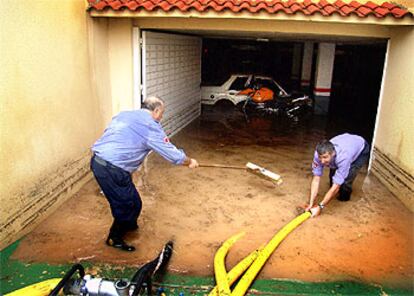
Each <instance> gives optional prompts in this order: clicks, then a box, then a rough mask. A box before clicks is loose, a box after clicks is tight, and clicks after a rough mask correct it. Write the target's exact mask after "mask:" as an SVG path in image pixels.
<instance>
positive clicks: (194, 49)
mask: <svg viewBox="0 0 414 296" xmlns="http://www.w3.org/2000/svg"><path fill="white" fill-rule="evenodd" d="M144 33H145V34H144V38H143V64H144V66H143V68H142V69H143V73H142V74H143V89H144V94H145V95H151V94H158V95H160V96H163V98H164V99H166V101H167V110H168V109H169V108H170V113H169V114H168V116H167V117H166V121H165V122H163V123H164V125H165V126H166V128H168V129H169V131H170V133H174V132H177V131H178V130H180V129H181V132H180V133H178V134H177V135H176V136H175V137H173V138H172V142H173V143H174V144H176V145H177V146H178V147H182V148H184V149H185V151H186V153H188V155H190V156H193V157H195V158H197V159H198V160H199V161H200V162H201V163H221V164H230V165H244V164H245V163H246V162H247V161H251V162H253V163H257V164H259V165H262V166H264V167H266V168H267V169H269V170H271V171H274V172H276V173H278V174H280V175H281V176H282V178H283V179H284V183H283V184H282V185H281V186H275V185H274V184H272V183H269V182H266V181H265V180H262V179H260V178H258V177H256V176H252V175H250V174H248V173H246V172H244V171H240V170H221V169H217V168H216V169H214V168H199V169H197V170H193V171H191V170H189V169H187V168H184V167H175V166H172V165H170V164H169V163H168V162H166V161H165V160H164V159H162V158H161V157H160V156H158V155H156V154H155V153H154V154H152V156H151V157H150V159H149V161H148V162H147V163H146V165H145V167H143V169H142V170H141V171H140V172H138V173H137V174H136V175H135V176H134V178H135V181H136V184H137V187H138V190H139V192H140V194H141V197H142V199H143V211H142V215H141V216H140V218H139V221H138V223H139V225H140V230H139V232H137V233H132V234H131V235H130V236H129V237H128V238H127V240H128V241H129V242H131V243H132V244H133V245H135V246H136V247H137V250H138V251H137V252H136V254H134V257H133V258H132V257H131V256H130V254H124V253H118V252H114V251H113V250H112V249H108V248H107V247H106V246H105V245H104V243H103V242H104V240H105V238H106V234H107V233H106V231H107V226H108V225H109V224H110V223H111V216H110V213H109V208H108V206H107V202H106V200H105V199H104V198H103V197H102V196H101V195H100V194H99V188H98V186H97V184H96V183H95V182H94V181H92V182H90V183H89V184H87V185H86V186H85V187H84V188H83V189H82V191H81V192H80V193H79V194H78V195H77V196H76V197H75V198H73V199H71V200H69V201H68V202H67V203H66V204H64V205H63V206H62V209H64V210H61V211H59V210H58V211H57V212H56V214H55V215H54V216H52V217H50V218H49V219H48V220H47V221H45V222H44V223H43V224H42V225H41V226H40V227H38V228H37V229H36V231H34V232H32V233H31V234H30V235H29V236H28V237H27V238H26V239H25V240H23V241H22V243H21V244H20V246H19V249H18V250H17V251H16V253H15V255H14V256H15V258H19V259H21V260H26V261H40V262H42V261H45V260H47V261H48V262H62V261H67V260H72V259H73V258H84V257H85V255H84V254H88V260H89V261H92V262H105V263H113V264H122V265H132V266H136V265H140V264H142V263H143V262H147V261H148V260H149V259H151V258H152V257H153V255H154V250H158V249H159V248H160V246H162V245H163V243H164V242H165V241H168V240H170V239H173V240H174V242H175V253H174V256H173V258H172V261H171V264H170V265H169V268H170V270H171V271H173V272H176V273H182V274H187V275H203V276H206V275H207V276H211V275H212V274H213V261H214V253H215V252H216V250H217V248H218V246H219V245H220V244H221V243H222V242H223V241H225V240H226V239H227V238H228V237H230V236H231V235H233V234H235V233H237V232H239V231H241V230H244V231H246V232H247V235H246V237H245V238H243V241H240V243H239V244H236V245H235V246H234V247H233V248H232V251H231V253H230V254H229V256H228V257H227V263H228V264H229V266H234V265H235V264H236V262H237V261H238V260H239V258H242V257H244V256H246V255H247V254H248V253H250V252H251V251H252V250H254V249H256V248H257V247H259V246H260V245H261V244H263V243H264V242H266V241H268V240H269V239H270V238H271V237H272V236H273V234H274V233H275V232H276V231H277V230H279V229H280V228H281V227H282V226H283V225H285V224H286V223H287V222H288V221H290V220H291V219H293V218H294V217H295V216H297V214H298V211H297V207H300V206H303V205H304V204H305V203H306V202H307V199H308V195H309V183H310V164H311V163H310V162H311V159H312V154H313V151H314V147H315V143H316V142H317V141H319V140H320V139H322V138H329V137H331V136H333V135H335V134H337V133H339V132H342V131H343V130H345V128H347V129H348V128H349V127H348V126H347V124H348V125H349V126H350V128H355V130H347V131H350V132H358V131H359V130H357V129H358V126H356V125H354V124H353V123H352V124H351V123H350V122H349V120H347V119H349V118H350V117H348V116H347V114H348V113H349V114H350V115H349V116H357V117H358V116H361V115H359V114H364V113H366V112H371V111H370V110H373V111H372V112H374V113H373V114H371V115H370V116H372V118H375V111H376V106H377V102H375V98H370V99H368V100H369V101H363V102H362V103H361V100H363V99H364V98H363V97H362V96H359V94H358V92H359V91H360V90H361V88H362V85H364V86H366V85H371V84H370V83H368V82H367V81H371V80H362V81H363V82H361V83H360V82H359V80H358V79H356V78H355V79H350V78H351V76H355V77H359V78H360V79H362V78H364V79H365V78H366V77H363V76H371V74H366V73H371V70H372V67H373V66H372V64H375V65H377V64H378V65H383V59H384V54H385V46H384V45H383V44H381V45H368V44H365V45H362V44H355V45H354V44H343V45H342V44H341V45H338V47H337V50H336V52H337V55H336V56H338V59H336V61H337V64H335V65H334V69H336V70H334V72H333V77H334V78H333V84H332V95H331V98H330V100H331V101H330V102H331V104H329V110H328V111H329V112H328V114H326V115H324V116H320V115H318V116H317V115H315V116H312V117H311V118H310V119H309V120H308V121H306V122H305V121H303V122H299V123H298V124H297V123H296V124H284V123H281V122H279V121H276V120H269V119H266V118H255V120H250V121H248V122H247V121H246V119H245V116H244V115H243V113H242V112H240V111H239V110H238V109H236V108H231V109H228V110H224V111H223V110H215V108H214V107H213V108H211V109H210V110H207V111H206V112H205V113H203V114H201V116H200V117H199V118H198V119H197V120H194V121H192V122H191V124H189V125H188V126H185V125H186V123H189V122H190V121H191V118H195V117H196V114H197V112H199V110H200V109H199V108H200V96H199V95H200V94H199V91H200V90H199V87H198V85H197V83H199V82H202V81H201V80H202V79H201V78H203V79H205V81H207V79H208V80H209V81H211V83H213V82H214V81H213V80H214V78H215V73H219V74H218V75H217V76H220V80H221V79H225V76H226V75H230V74H231V72H232V71H236V70H237V71H238V72H239V71H241V72H245V73H246V72H248V71H249V72H250V71H273V70H274V67H276V65H280V66H281V67H283V68H284V71H285V72H284V75H286V76H292V75H290V74H291V71H292V69H293V68H294V64H295V63H294V61H293V56H294V54H295V51H296V50H297V49H295V48H297V44H298V42H288V41H286V42H283V43H275V44H273V43H271V42H270V41H269V42H267V41H256V40H255V41H254V42H251V41H244V40H236V41H234V42H235V44H236V47H233V50H228V49H226V48H227V47H228V46H230V47H231V42H229V41H226V40H222V39H217V38H208V40H206V39H207V38H206V39H204V40H203V39H202V38H203V37H200V36H201V35H196V34H192V36H187V35H185V36H182V34H172V33H171V32H168V33H165V32H162V33H160V32H156V33H155V32H148V33H147V32H144ZM180 33H184V32H180ZM186 33H194V32H186ZM202 41H203V42H204V43H203V47H201V44H202V43H201V42H202ZM262 42H265V43H262ZM206 44H210V45H211V47H205V46H206ZM272 48H273V49H275V50H276V51H277V52H278V53H279V54H280V55H281V56H282V57H283V58H280V60H276V62H274V64H272V65H271V66H269V67H267V66H261V64H263V63H264V62H263V61H266V59H265V58H264V57H263V56H265V57H266V58H271V56H272V54H271V52H272ZM378 49H381V50H383V54H382V55H380V54H378V57H377V58H373V57H374V56H375V54H374V53H373V51H375V50H378ZM262 50H263V51H262ZM212 52H213V53H214V52H216V53H217V58H218V60H219V61H220V62H218V63H215V62H214V55H211V53H212ZM220 52H222V55H220ZM236 52H238V53H236ZM246 52H250V53H249V54H247V53H246ZM266 52H267V54H265V53H266ZM202 55H203V56H205V55H209V56H211V58H210V57H209V58H208V61H206V60H207V59H206V58H204V57H203V58H202ZM233 55H235V56H236V57H234V58H233ZM355 56H357V57H359V59H360V60H363V61H371V62H369V63H368V62H367V64H366V66H360V65H354V64H353V63H354V57H355ZM371 56H372V57H371ZM245 58H246V59H248V61H249V62H245V63H243V61H244V59H245ZM370 58H372V60H370ZM316 59H317V58H316V53H315V54H314V58H313V60H316ZM205 61H206V62H205ZM234 61H237V63H241V64H242V65H240V66H238V65H234V64H233V63H235V62H234ZM204 62H205V64H204ZM350 64H351V66H350ZM335 67H336V68H335ZM285 68H286V69H285ZM287 69H290V70H289V71H288V70H287ZM364 71H366V72H364ZM344 73H347V75H345V74H344ZM254 74H256V73H254ZM260 74H262V73H260ZM265 74H267V75H272V76H273V75H279V72H265ZM275 78H277V77H275ZM290 78H291V77H289V79H290ZM352 78H354V77H352ZM281 79H285V80H286V85H289V84H288V82H287V81H288V80H289V79H288V78H283V77H281ZM378 79H379V80H378ZM380 79H381V71H380V69H378V72H377V73H373V74H372V81H373V82H372V85H378V89H377V90H376V91H378V90H379V85H380ZM218 80H219V79H218ZM285 80H283V81H285ZM348 80H349V81H348ZM281 83H282V82H281ZM296 84H298V83H296ZM289 86H291V87H292V88H294V86H295V84H294V83H292V84H290V85H289ZM286 88H287V87H286ZM308 89H312V83H309V86H308ZM348 89H351V90H350V91H345V90H348ZM196 90H198V92H197V91H196ZM339 90H340V91H343V93H341V92H340V91H339ZM192 91H194V93H192ZM351 92H355V93H357V94H356V95H354V96H353V97H352V100H354V101H353V102H354V103H355V104H357V106H358V107H356V108H354V106H353V105H352V104H350V101H349V100H347V98H348V97H349V95H350V93H351ZM171 93H173V95H171ZM189 93H192V95H189ZM364 94H368V93H364ZM372 96H373V94H372ZM195 98H196V99H195ZM334 99H336V100H335V101H334ZM365 102H366V104H365ZM343 105H345V107H344V106H343ZM365 105H366V106H368V107H366V106H365ZM189 106H194V109H191V108H190V107H189ZM357 108H361V109H362V110H364V111H363V112H362V111H361V112H355V114H354V109H357ZM370 108H371V109H370ZM171 110H172V111H171ZM189 110H193V111H191V112H189ZM344 111H346V112H347V113H344ZM180 118H185V120H183V121H180V120H179V119H180ZM361 118H362V120H365V117H364V116H361ZM177 119H178V120H177ZM341 120H342V121H341ZM171 122H173V123H174V124H172V123H171ZM175 122H177V123H178V122H184V124H177V125H175ZM364 124H366V123H364ZM371 124H372V125H373V122H372V123H371ZM366 125H369V124H366ZM170 127H171V128H170ZM184 127H185V128H184ZM360 130H361V131H363V129H360ZM371 133H372V130H371ZM367 140H371V139H370V138H367ZM322 183H323V184H322V185H321V192H326V190H327V189H328V186H329V181H328V178H327V176H326V173H325V176H324V178H323V180H322ZM90 212H93V213H94V215H88V214H87V213H90ZM395 213H398V215H399V219H395ZM68 221H70V222H71V223H70V225H68V223H67V222H68ZM411 222H412V213H411V212H410V211H409V210H408V209H407V208H405V207H404V205H403V204H402V203H401V202H400V201H399V200H397V199H395V198H394V197H393V196H392V194H391V193H390V192H389V191H387V189H385V187H384V186H382V185H381V183H380V182H379V181H378V180H377V179H376V178H374V177H372V176H368V177H365V175H362V174H361V175H360V176H359V177H358V178H357V180H356V183H355V186H354V193H353V197H352V200H351V201H350V202H348V203H340V202H339V201H337V200H332V202H331V203H330V204H329V207H327V209H326V210H325V212H324V213H323V215H321V216H320V217H318V218H317V219H314V220H310V221H309V223H306V224H304V225H302V226H301V229H300V231H299V232H295V233H292V235H291V236H289V238H288V239H287V240H286V241H284V242H283V244H282V245H281V246H280V247H279V248H278V250H277V252H275V254H274V255H273V256H272V257H271V258H270V260H269V261H268V263H267V264H266V267H265V268H264V269H263V271H262V273H261V274H260V276H261V277H265V278H289V279H298V280H304V281H332V280H350V281H362V282H376V283H386V284H389V285H393V286H398V287H404V288H408V289H410V290H412V280H411V279H412V276H413V263H412V260H411V259H412V253H413V246H412V243H411V242H412V240H413V233H412V223H411ZM68 227H70V229H77V230H78V231H69V230H68ZM321 229H323V231H321ZM62 241H65V244H64V246H63V245H62ZM321 246H323V247H321ZM68 250H70V252H68ZM378 258H381V260H378Z"/></svg>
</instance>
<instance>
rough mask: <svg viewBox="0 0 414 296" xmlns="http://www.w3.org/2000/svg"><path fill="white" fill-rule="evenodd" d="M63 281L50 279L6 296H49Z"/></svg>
mask: <svg viewBox="0 0 414 296" xmlns="http://www.w3.org/2000/svg"><path fill="white" fill-rule="evenodd" d="M60 280H61V279H57V278H54V279H50V280H46V281H43V282H40V283H37V284H33V285H30V286H27V287H25V288H22V289H19V290H17V291H14V292H11V293H9V294H6V295H5V296H28V295H30V296H47V295H49V294H50V292H52V290H53V289H54V288H55V287H56V285H57V284H58V283H59V282H60Z"/></svg>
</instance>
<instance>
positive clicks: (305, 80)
mask: <svg viewBox="0 0 414 296" xmlns="http://www.w3.org/2000/svg"><path fill="white" fill-rule="evenodd" d="M312 60H313V42H305V43H304V46H303V55H302V75H301V79H300V86H301V88H303V89H309V86H310V80H311V77H312Z"/></svg>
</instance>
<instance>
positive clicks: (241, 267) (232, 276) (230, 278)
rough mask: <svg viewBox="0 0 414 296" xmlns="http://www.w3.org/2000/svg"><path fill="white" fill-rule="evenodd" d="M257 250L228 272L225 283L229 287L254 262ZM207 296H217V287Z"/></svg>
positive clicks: (257, 253)
mask: <svg viewBox="0 0 414 296" xmlns="http://www.w3.org/2000/svg"><path fill="white" fill-rule="evenodd" d="M259 252H260V251H259V250H255V251H253V252H251V253H250V254H249V255H247V256H246V257H245V258H244V259H243V260H242V261H240V262H239V263H237V265H236V266H234V267H233V268H232V269H231V270H230V272H229V273H228V274H227V282H228V283H229V286H231V285H232V284H233V283H234V282H235V281H236V280H237V279H238V278H239V277H240V276H241V275H242V274H243V272H244V271H245V270H246V269H247V268H249V266H250V265H251V264H252V263H253V261H254V260H256V258H257V256H258V255H259ZM208 295H209V296H218V295H219V294H218V287H217V286H216V287H214V289H213V290H211V292H210V294H208Z"/></svg>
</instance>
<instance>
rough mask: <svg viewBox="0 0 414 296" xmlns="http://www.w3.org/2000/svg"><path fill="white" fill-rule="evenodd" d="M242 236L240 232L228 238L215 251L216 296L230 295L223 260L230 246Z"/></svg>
mask: <svg viewBox="0 0 414 296" xmlns="http://www.w3.org/2000/svg"><path fill="white" fill-rule="evenodd" d="M244 234H245V233H244V232H241V233H238V234H236V235H233V236H232V237H230V238H229V239H228V240H226V241H225V242H224V243H223V244H222V246H221V247H220V248H219V249H218V250H217V252H216V255H215V256H214V273H215V276H216V283H217V287H218V295H220V296H230V294H231V292H230V286H229V282H228V281H227V272H226V266H225V258H226V255H227V252H228V251H229V249H230V248H231V246H232V245H233V244H234V243H235V242H236V241H238V240H239V239H240V238H241V237H242V236H243V235H244Z"/></svg>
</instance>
